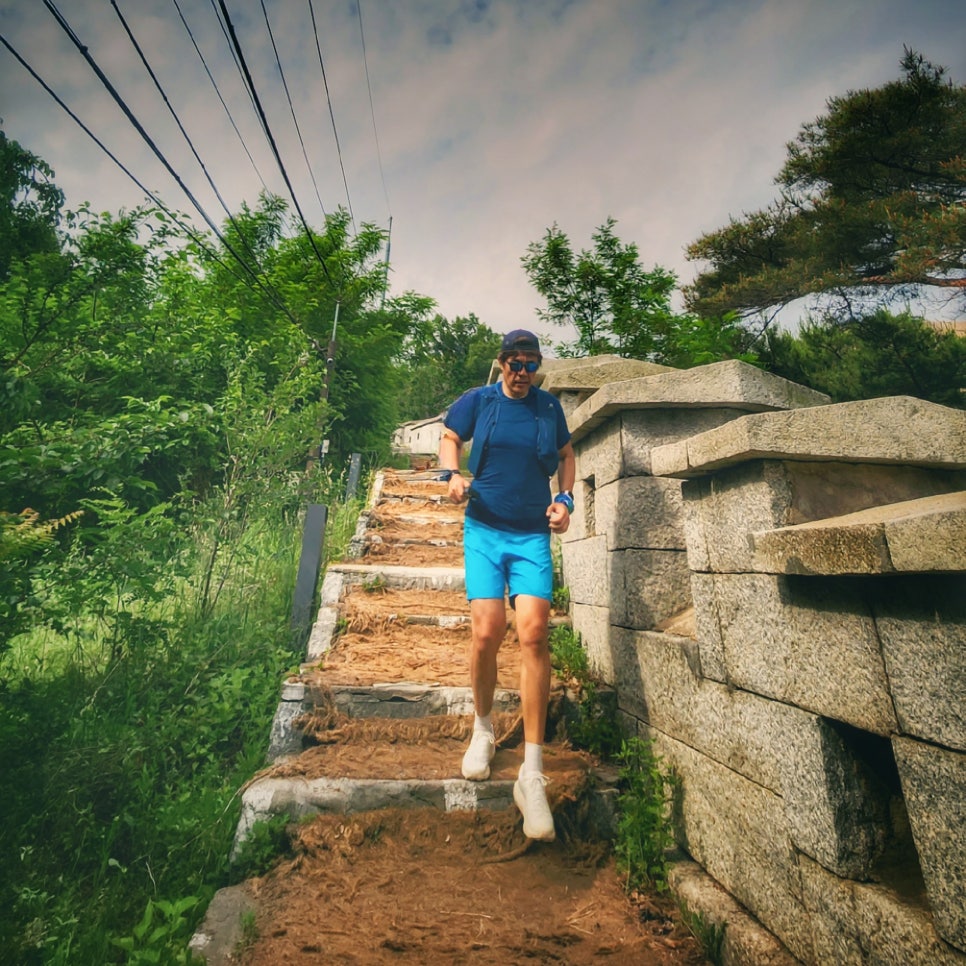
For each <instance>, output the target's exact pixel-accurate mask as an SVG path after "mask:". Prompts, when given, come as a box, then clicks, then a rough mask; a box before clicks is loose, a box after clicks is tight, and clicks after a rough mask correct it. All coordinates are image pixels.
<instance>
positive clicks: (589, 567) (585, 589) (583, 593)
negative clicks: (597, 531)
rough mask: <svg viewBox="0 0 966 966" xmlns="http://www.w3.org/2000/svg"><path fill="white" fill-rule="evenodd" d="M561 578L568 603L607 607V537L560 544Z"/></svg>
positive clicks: (608, 594) (608, 584) (608, 566)
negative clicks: (567, 596) (568, 593)
mask: <svg viewBox="0 0 966 966" xmlns="http://www.w3.org/2000/svg"><path fill="white" fill-rule="evenodd" d="M562 551H563V579H564V584H565V585H566V586H567V587H568V589H569V590H570V600H571V601H572V602H573V603H577V604H591V605H593V606H595V607H607V606H608V605H609V603H610V600H609V597H610V592H611V588H610V560H609V555H608V553H607V537H605V536H597V537H589V538H587V539H586V540H575V541H571V542H568V543H564V544H562Z"/></svg>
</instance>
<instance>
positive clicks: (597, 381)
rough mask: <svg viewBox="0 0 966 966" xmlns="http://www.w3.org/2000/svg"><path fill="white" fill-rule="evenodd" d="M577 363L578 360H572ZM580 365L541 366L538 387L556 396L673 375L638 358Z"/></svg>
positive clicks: (611, 358)
mask: <svg viewBox="0 0 966 966" xmlns="http://www.w3.org/2000/svg"><path fill="white" fill-rule="evenodd" d="M573 361H575V362H576V361H578V360H573ZM579 362H581V363H582V365H579V366H575V365H571V366H568V367H566V368H562V367H558V366H556V365H554V366H552V367H550V368H547V363H544V365H543V366H542V367H541V369H546V374H545V376H544V379H543V382H542V383H541V388H542V389H546V391H547V392H552V393H555V394H556V393H560V392H563V391H565V390H569V391H571V392H584V393H588V394H589V393H591V392H596V391H597V390H598V389H600V388H601V387H602V386H609V385H612V384H613V383H617V382H624V381H626V380H628V379H641V378H644V377H647V376H656V375H660V374H661V373H662V372H676V371H677V370H676V369H673V368H672V367H671V366H662V365H658V364H657V363H656V362H645V361H643V360H642V359H625V358H623V357H622V356H613V355H608V356H590V357H589V358H587V359H581V360H579Z"/></svg>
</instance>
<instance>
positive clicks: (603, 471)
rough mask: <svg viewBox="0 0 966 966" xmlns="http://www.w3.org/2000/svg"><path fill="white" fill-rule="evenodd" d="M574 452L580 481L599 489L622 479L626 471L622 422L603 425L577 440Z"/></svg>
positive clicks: (612, 421)
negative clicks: (590, 482) (587, 482)
mask: <svg viewBox="0 0 966 966" xmlns="http://www.w3.org/2000/svg"><path fill="white" fill-rule="evenodd" d="M574 452H575V454H576V457H577V479H578V480H587V481H593V483H594V486H598V487H599V486H603V485H604V484H605V483H610V482H612V481H613V480H617V479H620V477H621V476H622V475H623V471H624V455H623V452H622V450H621V424H620V420H619V419H614V420H611V421H610V422H608V423H603V424H602V425H601V426H599V427H597V428H596V429H595V430H594V431H593V432H592V433H590V434H588V435H587V436H583V437H581V438H580V440H579V441H578V440H575V441H574Z"/></svg>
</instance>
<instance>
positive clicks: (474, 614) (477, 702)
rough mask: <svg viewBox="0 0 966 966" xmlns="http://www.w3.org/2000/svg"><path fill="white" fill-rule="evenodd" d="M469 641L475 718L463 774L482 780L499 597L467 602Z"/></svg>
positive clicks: (500, 616) (489, 746)
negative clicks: (470, 626)
mask: <svg viewBox="0 0 966 966" xmlns="http://www.w3.org/2000/svg"><path fill="white" fill-rule="evenodd" d="M470 617H471V619H472V628H473V640H472V643H471V644H470V685H471V686H472V688H473V709H474V711H475V712H476V717H475V720H474V724H473V737H472V738H471V739H470V746H469V748H467V749H466V754H464V755H463V763H462V766H461V770H462V772H463V777H464V778H468V779H470V780H472V781H484V780H485V779H487V778H489V777H490V761H491V760H492V759H493V755H494V753H495V750H496V743H495V739H494V735H493V725H492V724H491V722H490V713H491V712H492V710H493V695H494V693H495V692H496V677H497V663H496V656H497V653H498V652H499V650H500V645H501V644H502V643H503V638H504V637H505V636H506V605H505V604H504V602H503V598H502V597H501V598H499V599H490V598H478V599H476V600H471V601H470Z"/></svg>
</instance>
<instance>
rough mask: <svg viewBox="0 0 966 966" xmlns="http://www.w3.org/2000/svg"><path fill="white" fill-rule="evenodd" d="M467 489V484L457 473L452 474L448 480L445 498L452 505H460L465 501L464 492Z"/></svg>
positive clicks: (468, 486)
mask: <svg viewBox="0 0 966 966" xmlns="http://www.w3.org/2000/svg"><path fill="white" fill-rule="evenodd" d="M469 488H470V485H469V483H467V482H466V480H465V479H464V478H463V477H462V476H460V474H459V473H454V474H453V475H452V476H451V477H450V478H449V489H448V490H447V496H448V497H449V498H450V500H451V501H452V502H453V503H462V502H463V501H464V500H465V499H466V491H467V490H468V489H469Z"/></svg>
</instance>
